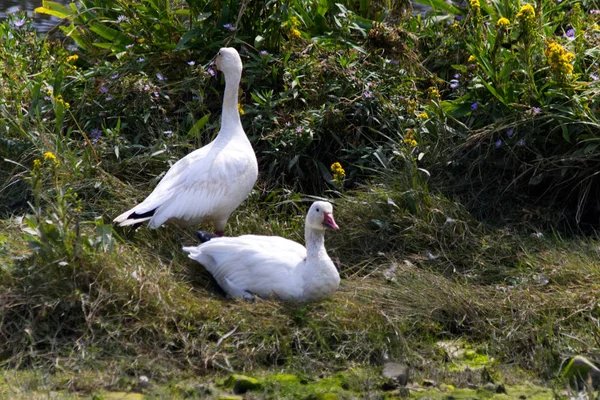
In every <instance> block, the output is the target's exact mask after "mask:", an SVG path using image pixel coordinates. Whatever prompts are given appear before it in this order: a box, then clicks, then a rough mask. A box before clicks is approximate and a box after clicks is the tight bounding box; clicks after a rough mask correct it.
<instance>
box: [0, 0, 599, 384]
mask: <svg viewBox="0 0 600 400" xmlns="http://www.w3.org/2000/svg"><path fill="white" fill-rule="evenodd" d="M427 4H429V5H431V6H432V7H433V11H431V12H430V13H429V14H428V15H421V14H413V13H411V5H410V4H408V3H404V2H378V1H373V2H369V1H347V2H340V3H333V2H330V1H325V0H323V1H317V2H308V1H303V0H295V1H288V2H262V1H258V2H251V1H240V2H238V1H223V2H203V1H188V2H163V1H144V2H124V1H120V0H119V1H87V0H82V1H79V2H77V3H73V4H71V5H67V6H64V5H60V4H56V3H52V2H44V6H43V7H41V8H39V9H37V10H36V11H37V12H39V13H46V14H50V15H54V16H56V17H59V18H61V19H62V21H63V23H61V24H60V26H58V27H57V28H56V29H55V30H53V31H52V32H50V33H49V34H48V35H47V36H44V37H41V36H38V35H36V33H35V32H34V31H33V29H32V27H31V25H30V21H29V20H28V19H27V18H26V17H25V16H23V15H13V16H10V17H9V18H8V20H7V21H4V22H2V24H0V37H1V38H2V39H1V40H2V46H0V60H1V61H2V63H3V64H4V65H5V66H6V68H5V69H4V72H3V73H2V74H1V75H0V99H2V100H0V125H1V126H0V129H2V134H1V136H0V156H1V158H0V185H1V186H0V217H1V221H0V365H1V366H3V367H4V368H18V369H21V370H29V369H32V368H42V369H43V370H44V371H49V372H52V373H55V374H66V376H68V377H69V378H68V380H69V382H70V383H69V384H64V382H63V383H61V382H60V381H59V382H58V383H55V384H53V385H55V386H53V387H52V388H53V389H70V390H84V391H87V392H93V391H94V390H96V389H98V388H102V387H107V386H110V385H107V384H106V380H107V379H108V380H110V381H111V382H112V383H111V385H113V386H110V387H121V388H131V383H130V381H128V380H127V378H123V377H137V376H140V375H148V376H150V377H151V378H152V379H155V380H157V381H161V382H168V381H169V380H175V379H182V377H186V376H191V375H203V376H204V375H210V376H214V375H219V374H220V373H223V372H226V371H246V372H254V373H258V372H257V371H264V370H286V371H292V372H294V373H298V374H304V375H305V376H308V377H314V376H316V375H318V374H320V373H325V374H328V373H331V372H333V371H338V370H340V369H348V368H352V367H356V366H363V367H369V368H371V367H375V368H377V367H379V366H381V365H382V364H383V363H384V362H385V361H387V360H398V361H403V362H405V363H407V364H409V365H410V366H411V368H412V369H413V370H414V374H415V376H417V377H430V376H432V374H433V375H435V374H437V375H438V376H440V379H458V380H459V381H460V379H463V378H464V377H463V378H460V379H459V378H457V377H456V376H455V375H456V374H454V375H453V372H452V371H453V370H452V369H451V368H448V365H449V359H448V355H447V354H445V353H444V351H440V350H439V347H436V343H437V342H439V341H441V340H448V339H461V340H465V341H467V342H469V343H472V344H473V346H474V347H476V348H477V352H478V353H480V354H485V355H486V356H488V357H490V358H493V359H494V360H496V362H497V366H496V368H498V369H502V366H505V365H512V366H517V367H518V370H517V371H518V373H514V372H513V375H511V374H508V373H507V375H506V377H505V378H504V379H507V380H510V379H512V378H510V377H511V376H520V377H521V379H522V377H523V376H527V377H535V378H536V379H543V380H546V381H548V380H552V379H553V378H555V377H556V375H557V374H558V372H559V371H560V368H561V363H563V362H564V360H566V359H567V358H569V357H571V356H573V355H576V354H584V355H586V356H588V357H590V358H592V359H600V355H599V353H598V345H599V344H598V338H599V337H600V336H599V331H598V326H599V325H598V312H599V309H598V304H597V300H596V299H595V295H594V294H595V293H597V290H598V287H597V286H598V282H599V281H600V280H599V278H600V269H599V268H598V263H597V259H598V243H597V242H596V238H595V233H594V232H595V231H594V229H596V228H597V225H598V221H599V218H600V215H599V214H598V210H599V209H600V208H599V207H598V204H597V200H596V199H597V197H598V193H597V191H598V184H597V179H598V178H597V176H596V175H597V170H598V167H599V165H598V161H597V159H598V151H597V145H598V143H600V142H598V137H597V136H598V120H597V115H598V101H599V100H598V96H596V93H597V91H598V79H599V78H598V74H599V72H598V68H599V67H598V64H597V61H598V46H597V44H598V40H599V38H600V28H599V27H598V24H597V22H598V18H599V17H600V11H598V10H597V9H596V8H595V5H594V4H593V3H591V2H590V3H588V2H583V3H580V2H576V1H566V0H565V1H562V2H559V3H555V2H553V1H549V0H543V1H540V2H537V3H535V4H532V5H526V4H524V3H523V4H521V3H518V2H513V1H489V2H487V3H484V2H480V1H479V0H471V1H470V2H469V3H468V4H467V5H466V8H465V9H460V8H457V7H454V6H450V5H448V4H446V3H445V2H442V1H440V2H434V1H432V2H427ZM223 46H233V47H235V48H236V49H237V50H238V51H239V52H240V53H241V55H242V58H243V61H244V76H243V79H242V84H241V91H240V94H241V95H240V101H239V102H240V105H239V108H240V112H241V113H242V114H243V115H242V123H243V125H244V128H245V130H246V133H247V134H248V136H249V138H250V139H251V141H252V144H253V146H254V149H255V151H256V154H257V157H258V160H259V165H260V177H259V183H258V184H257V186H256V187H255V189H254V190H253V192H252V193H251V195H250V197H249V199H248V201H247V202H245V203H244V204H243V205H242V206H241V207H240V208H238V210H237V211H236V212H235V214H234V215H233V216H232V218H231V220H230V223H229V225H228V228H227V229H228V232H227V234H228V235H238V234H244V233H256V234H271V235H281V236H284V237H287V238H290V239H293V240H296V241H299V242H302V241H303V238H302V232H303V220H304V213H305V211H306V209H307V207H308V205H309V204H310V202H311V201H313V200H315V199H317V198H327V199H329V200H331V201H333V202H334V203H335V215H336V220H337V221H338V223H339V225H340V227H341V228H342V229H341V231H339V232H336V233H333V234H331V235H328V237H327V246H328V250H329V253H330V255H331V256H332V259H334V261H335V263H336V265H337V266H338V268H339V270H340V274H341V275H342V278H343V280H342V287H341V289H340V291H339V292H338V293H336V295H335V296H334V298H333V299H331V300H327V301H323V302H320V303H316V304H310V305H296V304H280V303H276V302H271V301H262V300H257V301H256V302H254V303H247V302H238V301H230V300H226V299H225V298H224V296H223V293H222V292H221V291H220V290H219V289H218V287H217V285H216V284H215V283H214V282H213V281H212V279H211V277H210V275H209V274H208V273H207V272H206V271H204V270H203V269H202V267H201V266H199V265H197V264H195V263H193V262H192V261H190V260H188V259H187V258H186V257H185V255H184V254H183V253H182V252H181V251H180V249H181V246H182V245H184V244H185V245H190V244H192V243H195V242H196V240H195V238H194V237H193V235H192V234H191V232H188V231H182V230H178V229H176V228H173V227H165V228H161V229H159V230H157V231H150V230H148V229H146V228H140V229H139V230H138V231H136V232H130V231H128V230H122V229H120V228H115V227H114V226H112V224H111V220H112V218H113V217H114V216H116V215H118V214H120V213H121V212H122V210H123V209H127V208H130V207H131V206H132V205H134V204H136V202H139V201H141V200H142V199H143V198H144V197H145V196H146V195H147V194H148V193H149V192H150V191H151V189H152V188H153V187H154V186H155V185H156V183H157V182H158V181H159V180H160V178H161V177H162V174H164V172H165V171H166V170H167V169H168V167H169V166H170V165H172V164H173V163H174V162H176V161H177V160H178V159H179V158H181V157H182V156H184V155H186V154H188V153H189V152H190V151H192V150H193V149H196V148H198V147H200V146H202V145H204V144H206V143H208V142H209V141H210V140H212V138H213V137H214V136H215V135H216V133H217V132H218V129H219V116H220V108H221V93H222V90H223V82H222V78H221V77H220V76H218V75H216V74H215V71H213V69H212V68H211V65H210V63H211V61H212V59H213V57H214V55H215V54H216V52H217V51H218V49H219V48H220V47H223ZM336 163H337V164H336ZM583 234H585V235H586V236H578V235H583ZM78 371H86V372H87V373H89V372H90V371H92V372H94V373H95V374H97V377H98V378H96V379H94V378H88V377H86V376H85V373H81V376H80V377H79V378H78V379H75V378H73V377H72V376H71V375H70V374H75V373H77V372H78ZM523 371H527V374H531V375H527V374H525V372H523ZM100 377H101V378H102V379H104V381H101V378H100ZM106 377H110V378H106ZM115 377H120V378H115ZM65 379H67V378H65ZM472 379H474V380H475V381H476V383H479V382H480V381H482V380H483V379H484V378H482V377H479V376H477V377H474V378H472ZM514 379H515V380H516V379H517V378H514ZM532 379H533V378H532ZM463 383H464V382H463ZM360 389H361V390H367V389H366V388H365V387H363V386H361V388H360Z"/></svg>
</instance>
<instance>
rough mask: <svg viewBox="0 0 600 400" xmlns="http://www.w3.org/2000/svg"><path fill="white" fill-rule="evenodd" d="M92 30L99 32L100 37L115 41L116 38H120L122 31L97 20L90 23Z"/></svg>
mask: <svg viewBox="0 0 600 400" xmlns="http://www.w3.org/2000/svg"><path fill="white" fill-rule="evenodd" d="M88 27H89V29H90V31H92V32H94V33H96V34H98V35H99V36H100V37H102V38H104V39H106V40H110V41H114V40H115V39H116V38H118V37H119V36H120V35H121V32H119V31H117V30H116V29H113V28H109V27H108V26H106V25H104V24H100V23H97V22H91V23H90V24H89V25H88Z"/></svg>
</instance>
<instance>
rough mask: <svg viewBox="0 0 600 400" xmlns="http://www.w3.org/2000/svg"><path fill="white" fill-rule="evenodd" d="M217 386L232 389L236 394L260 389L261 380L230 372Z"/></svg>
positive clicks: (261, 385) (261, 386)
mask: <svg viewBox="0 0 600 400" xmlns="http://www.w3.org/2000/svg"><path fill="white" fill-rule="evenodd" d="M219 386H222V387H224V388H227V389H231V390H233V392H234V393H236V394H241V393H246V392H250V391H253V390H261V389H262V388H263V384H262V382H260V381H259V380H258V379H256V378H252V377H250V376H245V375H238V374H232V375H229V376H228V377H227V378H225V379H224V380H222V381H221V382H219Z"/></svg>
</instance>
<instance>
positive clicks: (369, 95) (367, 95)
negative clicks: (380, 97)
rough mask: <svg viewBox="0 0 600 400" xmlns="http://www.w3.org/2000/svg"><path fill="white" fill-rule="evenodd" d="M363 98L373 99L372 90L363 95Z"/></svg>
mask: <svg viewBox="0 0 600 400" xmlns="http://www.w3.org/2000/svg"><path fill="white" fill-rule="evenodd" d="M363 96H365V98H366V99H372V98H373V92H371V91H370V90H366V91H365V92H364V93H363Z"/></svg>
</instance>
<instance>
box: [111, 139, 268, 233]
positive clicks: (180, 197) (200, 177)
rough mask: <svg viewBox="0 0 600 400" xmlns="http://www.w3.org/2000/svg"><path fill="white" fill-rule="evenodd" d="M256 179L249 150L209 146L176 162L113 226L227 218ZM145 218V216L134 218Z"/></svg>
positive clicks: (153, 224)
mask: <svg viewBox="0 0 600 400" xmlns="http://www.w3.org/2000/svg"><path fill="white" fill-rule="evenodd" d="M256 175H257V167H256V157H255V156H254V152H253V151H252V148H251V147H250V152H248V150H247V149H241V148H237V147H234V146H230V147H223V148H219V147H216V146H214V142H212V143H210V144H208V145H206V146H204V147H202V148H201V149H198V150H195V151H194V152H192V153H190V154H188V155H187V156H185V157H184V158H182V159H181V160H179V161H177V162H176V163H175V164H174V165H173V166H172V167H171V168H170V169H169V171H168V172H167V174H166V175H165V176H164V177H163V179H162V180H161V181H160V183H159V184H158V185H157V186H156V188H155V189H154V190H153V191H152V193H151V194H150V195H149V196H148V197H147V198H146V199H145V200H144V201H143V202H142V203H140V204H139V205H137V206H136V207H134V208H133V209H131V210H129V211H127V212H125V213H123V214H121V215H120V216H119V217H117V218H115V222H118V223H120V224H121V225H131V224H135V223H139V222H142V221H143V220H150V223H149V227H150V228H153V229H154V228H158V227H159V226H160V225H162V224H163V223H165V222H166V221H167V220H169V219H170V218H177V219H179V220H183V221H190V220H192V221H193V220H196V219H200V218H203V217H207V216H213V217H220V218H227V217H228V216H229V214H230V213H231V212H232V211H233V210H234V209H235V208H236V207H237V206H238V205H239V203H241V201H243V199H244V198H245V197H246V196H247V195H248V193H249V192H250V190H251V189H252V186H254V183H255V181H256ZM233 203H237V204H233ZM134 213H135V215H133V214H134ZM145 214H149V215H147V216H146V217H145V218H143V219H140V218H135V217H136V216H140V215H145Z"/></svg>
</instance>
